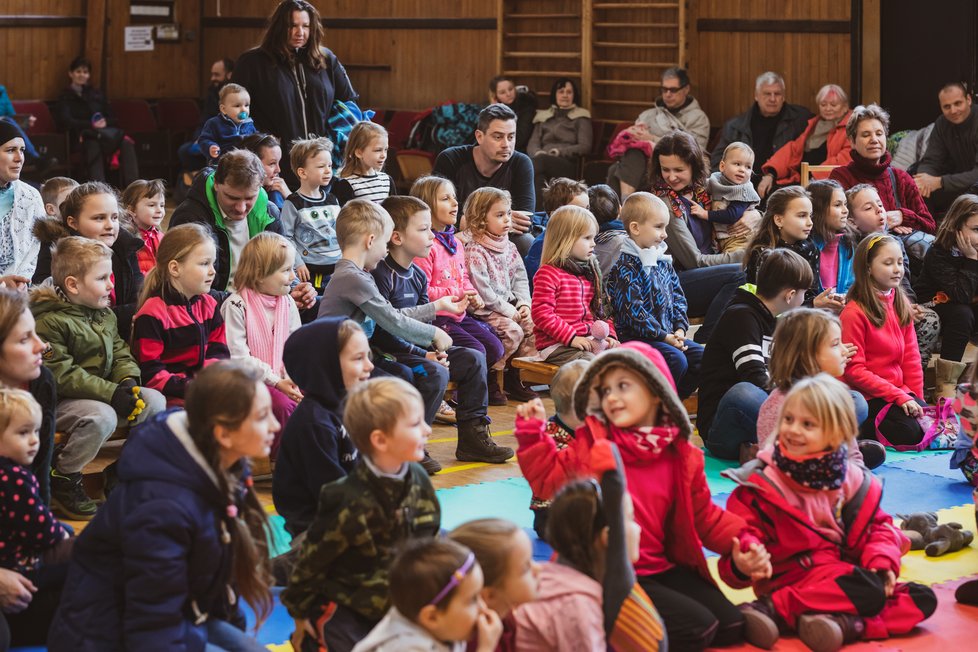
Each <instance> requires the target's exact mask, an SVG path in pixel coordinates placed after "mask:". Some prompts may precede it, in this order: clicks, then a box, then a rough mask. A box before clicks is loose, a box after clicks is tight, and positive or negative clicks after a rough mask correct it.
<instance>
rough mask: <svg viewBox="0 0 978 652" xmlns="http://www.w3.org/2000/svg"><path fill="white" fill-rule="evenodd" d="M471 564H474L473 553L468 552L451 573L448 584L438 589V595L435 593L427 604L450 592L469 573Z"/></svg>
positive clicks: (431, 603) (432, 604)
mask: <svg viewBox="0 0 978 652" xmlns="http://www.w3.org/2000/svg"><path fill="white" fill-rule="evenodd" d="M473 566H475V555H474V554H473V553H471V552H470V553H469V556H468V557H466V558H465V561H464V562H462V565H461V566H459V567H458V570H457V571H455V572H454V573H452V576H451V577H450V578H448V584H446V585H445V588H443V589H442V590H441V591H439V592H438V595H436V596H435V598H434V600H432V601H431V602H429V603H428V605H429V606H434V605H437V604H438V603H439V602H441V601H442V600H443V599H444V598H445V596H446V595H448V594H449V593H451V592H452V589H454V588H455V587H456V586H458V585H459V584H461V583H462V580H464V579H465V576H466V575H468V574H469V571H470V570H472V567H473Z"/></svg>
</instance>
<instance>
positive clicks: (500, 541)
mask: <svg viewBox="0 0 978 652" xmlns="http://www.w3.org/2000/svg"><path fill="white" fill-rule="evenodd" d="M519 531H520V528H519V526H518V525H516V523H513V522H512V521H507V520H506V519H502V518H479V519H476V520H474V521H468V522H467V523H462V524H461V525H459V526H458V527H457V528H455V529H454V530H452V531H451V532H449V533H448V538H449V539H451V540H452V541H455V542H456V543H460V544H462V545H463V546H465V547H466V548H468V549H469V550H471V551H472V552H473V553H475V559H476V561H478V562H479V566H481V567H482V575H483V577H484V580H485V586H496V585H497V584H499V583H500V582H502V581H503V580H505V579H506V571H507V570H509V559H510V552H511V551H512V549H513V546H512V541H513V537H514V536H516V533H517V532H519Z"/></svg>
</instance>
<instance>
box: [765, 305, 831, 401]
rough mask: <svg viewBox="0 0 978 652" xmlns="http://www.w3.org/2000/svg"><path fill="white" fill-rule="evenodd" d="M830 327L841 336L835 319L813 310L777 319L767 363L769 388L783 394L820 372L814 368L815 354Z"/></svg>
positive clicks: (815, 362) (786, 314)
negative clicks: (804, 379)
mask: <svg viewBox="0 0 978 652" xmlns="http://www.w3.org/2000/svg"><path fill="white" fill-rule="evenodd" d="M832 324H835V325H836V326H837V327H838V328H839V330H840V332H841V330H842V323H841V322H840V321H839V318H838V317H836V316H835V315H833V314H832V313H830V312H827V311H825V310H819V309H817V308H796V309H795V310H789V311H788V312H786V313H785V314H783V315H781V317H780V318H779V319H778V325H777V326H776V327H775V328H774V339H773V340H772V343H771V360H770V362H769V363H768V371H769V372H770V374H771V386H772V387H773V388H775V389H780V390H781V391H782V392H786V391H788V390H789V389H790V388H791V386H792V385H794V384H795V383H796V382H798V381H799V380H801V379H802V378H806V377H808V376H814V375H815V374H817V373H819V372H820V371H821V370H822V368H821V367H820V366H819V364H818V351H819V349H820V348H821V347H822V345H823V343H824V342H825V339H826V338H827V337H828V336H829V331H830V329H831V327H832Z"/></svg>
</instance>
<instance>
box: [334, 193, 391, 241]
mask: <svg viewBox="0 0 978 652" xmlns="http://www.w3.org/2000/svg"><path fill="white" fill-rule="evenodd" d="M388 226H389V227H390V228H391V230H392V231H393V230H394V220H392V219H391V216H390V215H389V214H388V213H387V211H385V210H384V209H383V207H382V206H380V205H379V204H376V203H374V202H372V201H370V200H369V199H351V200H350V201H348V202H347V203H346V204H345V205H344V206H343V208H341V209H340V212H339V214H338V215H337V216H336V241H337V242H338V243H339V245H340V249H341V250H342V249H346V248H347V247H349V246H351V245H352V244H353V243H354V242H355V241H356V240H357V239H358V238H362V237H363V236H365V235H374V236H377V237H378V238H379V237H381V236H383V235H384V229H385V228H386V227H388Z"/></svg>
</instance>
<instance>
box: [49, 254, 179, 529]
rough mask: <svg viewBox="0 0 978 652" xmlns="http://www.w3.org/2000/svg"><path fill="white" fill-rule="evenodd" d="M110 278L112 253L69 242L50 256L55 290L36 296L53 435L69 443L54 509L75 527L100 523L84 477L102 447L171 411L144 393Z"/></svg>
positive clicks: (59, 465)
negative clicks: (50, 381) (54, 397)
mask: <svg viewBox="0 0 978 652" xmlns="http://www.w3.org/2000/svg"><path fill="white" fill-rule="evenodd" d="M111 275H112V250H111V249H109V248H108V247H107V246H106V245H105V243H103V242H101V241H99V240H89V239H88V238H82V237H78V236H69V237H66V238H62V239H61V240H59V241H58V243H57V245H55V250H54V252H53V254H52V260H51V276H52V280H53V281H54V284H53V286H48V285H45V286H41V287H39V288H37V289H36V290H35V291H34V292H33V293H32V294H31V312H33V313H34V318H35V319H37V334H38V336H39V337H41V339H43V340H44V341H45V342H47V343H48V350H47V351H45V353H44V365H45V366H46V367H47V368H48V369H49V370H50V371H51V373H52V374H53V376H54V380H55V383H57V388H58V408H57V413H56V417H55V428H56V429H57V430H58V431H59V432H64V433H67V435H68V441H67V442H66V443H65V445H64V447H63V448H62V449H61V452H60V454H58V456H57V458H56V459H55V460H54V462H53V463H52V465H51V503H52V505H53V506H54V507H55V509H57V510H58V511H59V512H60V513H61V514H63V515H64V516H66V517H68V518H72V519H76V520H90V519H91V518H92V517H93V516H94V515H95V510H96V505H95V503H94V502H93V501H92V500H91V499H90V498H88V496H87V495H86V494H85V490H84V489H83V488H82V484H81V483H82V473H81V472H82V469H83V468H84V467H85V465H86V464H88V463H89V462H91V461H92V460H93V459H94V458H95V455H96V454H97V453H98V451H99V449H100V448H101V447H102V444H103V443H104V442H105V440H106V439H108V438H109V436H110V435H111V434H112V433H113V432H115V430H116V428H117V427H119V426H128V425H136V424H139V423H142V422H143V421H146V420H147V419H149V418H150V417H152V416H153V415H155V414H157V413H159V412H162V411H163V410H165V409H166V400H165V399H164V398H163V395H162V394H160V393H159V392H157V391H156V390H154V389H150V388H148V387H140V382H139V364H138V363H137V362H136V360H135V359H134V358H133V357H132V354H131V353H130V352H129V346H128V345H127V344H126V343H125V341H124V340H123V339H122V337H120V335H119V329H118V325H117V322H116V316H115V314H114V313H113V312H112V311H111V310H109V296H110V294H111V292H112V280H111ZM106 477H107V478H109V477H111V475H110V474H107V475H106Z"/></svg>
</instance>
